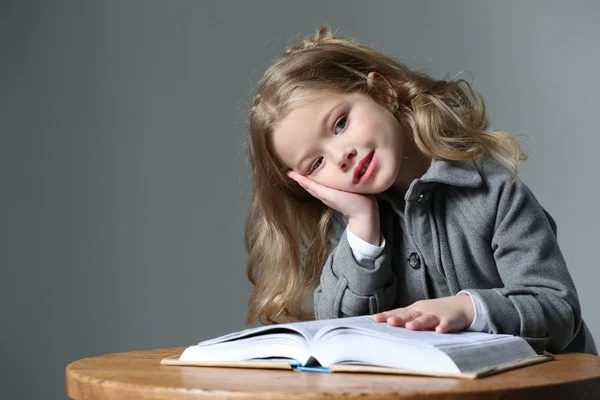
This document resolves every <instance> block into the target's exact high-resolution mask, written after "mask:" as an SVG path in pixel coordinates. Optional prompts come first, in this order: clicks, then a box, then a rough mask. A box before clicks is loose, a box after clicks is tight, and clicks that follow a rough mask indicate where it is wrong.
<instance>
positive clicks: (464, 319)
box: [373, 294, 475, 333]
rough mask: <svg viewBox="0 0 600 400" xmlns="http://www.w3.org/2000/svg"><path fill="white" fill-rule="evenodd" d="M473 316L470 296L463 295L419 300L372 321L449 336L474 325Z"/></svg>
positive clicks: (376, 315)
mask: <svg viewBox="0 0 600 400" xmlns="http://www.w3.org/2000/svg"><path fill="white" fill-rule="evenodd" d="M474 313H475V310H474V309H473V303H472V301H471V298H470V296H469V295H467V294H464V295H459V296H450V297H443V298H440V299H431V300H421V301H417V302H416V303H413V304H411V305H410V306H408V307H404V308H396V309H395V310H390V311H386V312H382V313H379V314H375V315H373V320H375V321H376V322H387V323H388V324H389V325H391V326H403V327H405V328H407V329H412V330H435V331H436V332H439V333H448V332H457V331H462V330H465V329H466V328H468V327H469V325H471V323H472V322H473V315H474Z"/></svg>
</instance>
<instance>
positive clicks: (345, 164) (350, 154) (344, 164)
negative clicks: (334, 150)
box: [338, 149, 356, 172]
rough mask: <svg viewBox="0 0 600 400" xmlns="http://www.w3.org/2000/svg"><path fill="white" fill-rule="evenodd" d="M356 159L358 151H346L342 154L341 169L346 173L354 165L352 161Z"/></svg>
mask: <svg viewBox="0 0 600 400" xmlns="http://www.w3.org/2000/svg"><path fill="white" fill-rule="evenodd" d="M354 157H356V149H350V150H348V149H347V150H344V151H342V153H341V154H340V161H339V162H338V164H339V165H340V169H341V170H342V171H344V172H346V171H347V170H348V168H350V166H351V164H352V160H353V159H354Z"/></svg>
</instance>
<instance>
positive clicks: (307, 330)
mask: <svg viewBox="0 0 600 400" xmlns="http://www.w3.org/2000/svg"><path fill="white" fill-rule="evenodd" d="M330 324H331V321H328V320H317V321H306V322H293V323H289V324H277V325H265V326H258V327H255V328H249V329H244V330H242V331H238V332H233V333H229V334H227V335H223V336H219V337H217V338H214V339H209V340H204V341H202V342H200V343H198V346H199V347H202V346H209V345H214V344H216V343H223V342H229V341H232V340H238V339H241V338H248V337H251V336H258V335H264V334H274V333H281V334H285V333H286V332H288V333H299V334H300V335H301V336H302V337H303V338H304V340H305V341H306V343H308V342H310V340H311V339H312V338H313V337H314V336H315V334H316V333H317V332H318V331H319V329H321V328H322V327H324V326H327V325H330Z"/></svg>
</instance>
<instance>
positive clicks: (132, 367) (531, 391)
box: [66, 348, 600, 400]
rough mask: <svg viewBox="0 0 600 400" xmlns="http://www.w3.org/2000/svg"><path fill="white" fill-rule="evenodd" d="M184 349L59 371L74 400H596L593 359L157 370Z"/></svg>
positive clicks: (599, 374)
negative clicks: (493, 365)
mask: <svg viewBox="0 0 600 400" xmlns="http://www.w3.org/2000/svg"><path fill="white" fill-rule="evenodd" d="M182 351H183V348H171V349H157V350H147V351H136V352H128V353H115V354H106V355H102V356H98V357H91V358H86V359H82V360H79V361H75V362H73V363H71V364H69V365H68V366H67V369H66V389H67V395H68V396H69V397H70V398H72V399H74V400H84V399H85V400H94V399H102V400H112V399H151V400H158V399H161V400H170V399H173V400H175V399H176V400H183V399H185V400H189V399H336V400H337V399H369V400H371V399H408V398H418V399H444V400H448V399H460V400H469V399H511V400H521V399H528V400H529V399H538V398H539V399H542V398H544V399H561V398H573V399H575V398H576V399H600V357H598V356H593V355H589V354H563V355H557V356H556V360H554V361H551V362H547V363H542V364H538V365H533V366H529V367H526V368H521V369H517V370H513V371H508V372H505V373H503V374H500V375H496V376H491V377H488V378H482V379H478V380H464V379H452V378H430V377H415V376H393V375H379V374H355V373H333V374H325V373H310V372H298V371H284V370H281V371H278V370H256V369H254V370H252V369H234V368H208V367H179V366H166V365H160V360H161V359H162V358H164V357H167V356H171V355H177V354H181V352H182Z"/></svg>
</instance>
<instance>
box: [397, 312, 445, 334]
mask: <svg viewBox="0 0 600 400" xmlns="http://www.w3.org/2000/svg"><path fill="white" fill-rule="evenodd" d="M439 323H440V320H439V318H438V317H436V316H435V315H433V314H423V315H421V316H419V317H417V318H415V319H413V320H412V321H410V322H407V323H406V324H405V326H406V328H408V329H414V330H425V329H435V328H436V326H438V325H439Z"/></svg>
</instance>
